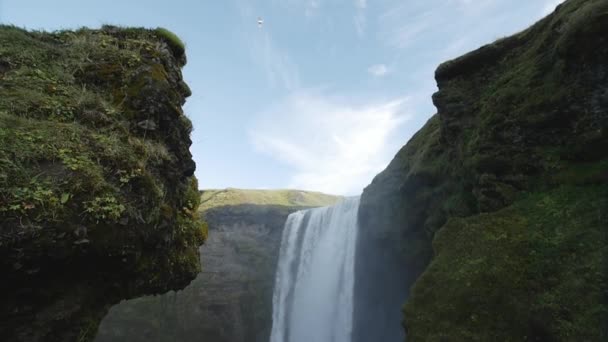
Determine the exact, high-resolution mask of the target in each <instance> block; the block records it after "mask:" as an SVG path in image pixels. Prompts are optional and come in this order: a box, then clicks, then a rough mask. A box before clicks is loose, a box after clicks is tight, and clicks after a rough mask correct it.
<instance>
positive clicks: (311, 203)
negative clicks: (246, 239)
mask: <svg viewBox="0 0 608 342" xmlns="http://www.w3.org/2000/svg"><path fill="white" fill-rule="evenodd" d="M340 199H342V196H334V195H327V194H324V193H321V192H311V191H301V190H250V189H234V188H228V189H222V190H203V191H201V205H200V207H199V211H206V210H207V209H209V208H214V207H223V206H231V205H239V204H257V205H284V206H289V207H322V206H328V205H332V204H335V203H336V202H338V201H339V200H340Z"/></svg>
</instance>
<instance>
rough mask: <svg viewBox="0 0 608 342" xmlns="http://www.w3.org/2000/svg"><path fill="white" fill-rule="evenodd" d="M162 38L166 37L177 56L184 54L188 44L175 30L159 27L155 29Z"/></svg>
mask: <svg viewBox="0 0 608 342" xmlns="http://www.w3.org/2000/svg"><path fill="white" fill-rule="evenodd" d="M154 32H155V33H156V34H157V35H158V36H159V37H160V38H162V39H164V40H165V41H166V42H167V44H169V46H170V47H171V49H172V50H173V52H174V53H175V54H176V55H177V56H183V55H184V53H185V52H186V44H184V42H183V41H182V40H181V39H180V38H179V37H178V36H177V35H176V34H175V33H173V32H171V31H169V30H167V29H166V28H162V27H159V28H157V29H156V30H155V31H154Z"/></svg>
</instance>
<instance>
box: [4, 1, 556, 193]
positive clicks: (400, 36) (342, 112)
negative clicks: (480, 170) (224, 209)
mask: <svg viewBox="0 0 608 342" xmlns="http://www.w3.org/2000/svg"><path fill="white" fill-rule="evenodd" d="M560 2H561V1H560V0H407V1H406V0H375V1H374V0H222V1H219V0H198V1H195V0H171V1H168V0H163V1H159V0H132V1H129V0H123V1H111V0H104V1H98V0H53V1H48V0H37V1H36V0H0V22H2V23H4V24H14V25H17V26H20V27H26V28H30V29H45V30H56V29H64V28H78V27H81V26H88V27H99V26H101V25H103V24H114V25H122V26H146V27H158V26H162V27H166V28H169V29H170V30H172V31H174V32H176V33H177V34H178V35H179V36H180V37H182V38H183V40H184V41H185V42H186V44H187V54H188V65H187V66H186V68H185V69H184V78H185V79H186V82H187V83H188V84H189V85H190V87H191V88H192V91H193V96H192V97H190V98H189V99H188V102H187V104H186V108H185V110H186V113H187V115H188V116H189V117H190V118H191V119H192V121H193V123H194V127H195V131H194V132H193V139H192V140H193V146H192V148H191V151H192V153H193V155H194V159H195V161H196V163H197V171H196V175H197V176H198V178H199V184H200V187H201V188H224V187H239V188H299V189H304V190H318V191H324V192H328V193H334V194H345V195H355V194H359V193H360V192H361V191H362V189H363V188H364V187H365V186H366V185H367V184H369V183H370V182H371V180H372V179H373V177H374V175H376V174H377V173H378V172H380V171H381V170H383V169H384V168H385V167H386V165H387V164H388V163H389V162H390V160H391V159H392V157H393V156H394V155H395V153H396V152H397V151H398V150H399V149H400V148H401V146H403V145H404V144H405V143H406V142H407V140H408V139H409V138H410V137H411V136H412V134H413V133H415V132H416V131H417V130H418V129H419V128H420V127H421V126H422V125H423V124H424V122H426V120H428V118H429V117H430V116H431V115H432V114H434V113H435V111H436V110H435V108H434V107H433V104H432V102H431V94H432V93H433V92H435V91H436V87H435V81H434V79H433V73H434V70H435V68H436V67H437V65H438V64H439V63H441V62H443V61H445V60H448V59H450V58H454V57H457V56H459V55H461V54H463V53H465V52H468V51H470V50H473V49H475V48H477V47H479V46H481V45H483V44H485V43H490V42H492V41H494V40H496V39H498V38H501V37H504V36H507V35H511V34H513V33H515V32H518V31H520V30H522V29H525V28H526V27H528V26H529V25H531V24H532V23H534V22H535V21H536V20H538V19H540V18H542V17H543V16H544V15H546V14H548V13H550V12H551V11H552V10H553V9H554V8H555V6H557V5H558V4H559V3H560ZM258 17H262V18H264V25H263V26H262V27H261V28H259V27H258V25H257V18H258Z"/></svg>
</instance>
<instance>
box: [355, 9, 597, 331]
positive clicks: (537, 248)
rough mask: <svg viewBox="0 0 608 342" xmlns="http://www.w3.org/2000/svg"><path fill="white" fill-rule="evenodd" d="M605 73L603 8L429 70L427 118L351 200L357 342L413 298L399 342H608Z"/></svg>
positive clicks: (565, 13) (560, 15)
mask: <svg viewBox="0 0 608 342" xmlns="http://www.w3.org/2000/svg"><path fill="white" fill-rule="evenodd" d="M607 61H608V2H606V1H604V0H568V1H566V2H565V3H564V4H562V5H561V6H559V7H558V9H557V10H556V12H554V13H553V14H551V15H550V16H548V17H547V18H545V19H543V20H541V21H540V22H538V23H537V24H535V25H534V26H532V27H531V28H529V29H528V30H525V31H523V32H521V33H519V34H517V35H515V36H513V37H509V38H506V39H502V40H499V41H497V42H495V43H493V44H490V45H487V46H484V47H482V48H480V49H478V50H476V51H473V52H471V53H469V54H467V55H465V56H463V57H461V58H458V59H456V60H453V61H450V62H447V63H444V64H442V65H441V66H440V67H439V68H438V69H437V72H436V79H437V83H438V87H439V91H438V92H437V93H436V94H435V95H434V96H433V101H434V103H435V105H436V107H437V109H438V113H437V114H436V115H435V116H433V117H432V118H431V119H430V120H429V121H428V122H427V124H426V125H425V126H424V127H423V128H422V129H421V130H420V131H419V132H418V133H417V134H416V135H415V136H414V137H413V138H412V139H411V140H410V142H409V143H408V144H407V145H406V146H405V147H404V148H403V149H402V150H401V151H400V152H399V153H398V154H397V156H396V157H395V159H394V160H393V161H392V162H391V164H390V165H389V166H388V167H387V169H386V170H385V171H384V172H382V173H381V174H379V175H378V176H377V177H376V178H375V179H374V181H373V182H372V184H370V185H369V186H368V187H367V188H366V189H365V191H364V193H363V196H362V199H361V207H360V212H359V216H360V224H361V232H360V235H359V237H360V240H359V247H358V255H359V256H360V257H358V259H357V270H356V272H357V277H358V279H357V285H356V296H370V298H371V299H370V300H368V301H363V302H361V303H360V304H359V305H357V307H356V308H355V325H356V331H355V336H357V337H358V336H366V338H363V339H360V341H369V340H387V339H375V338H373V337H375V336H381V334H383V332H382V331H381V330H382V329H386V327H385V326H382V325H381V322H380V323H379V322H376V321H375V320H374V317H377V316H378V315H379V314H385V315H386V314H387V312H390V313H391V314H392V313H393V312H396V311H397V310H398V309H399V308H398V305H397V304H394V303H395V302H396V301H397V302H399V301H403V300H405V299H406V297H407V296H408V289H409V288H410V286H412V285H413V287H411V289H410V290H409V298H408V299H407V304H406V305H405V308H404V311H405V316H404V317H405V327H406V331H407V335H408V337H407V339H408V341H444V340H445V341H448V340H449V341H491V340H493V341H526V340H528V341H602V340H606V339H607V338H608V332H607V327H606V324H605V323H606V322H607V321H608V320H607V319H608V301H607V296H606V292H605V289H606V285H607V284H608V279H607V273H606V270H607V269H608V267H607V266H608V265H607V261H608V247H607V246H608V235H607V234H606V227H608V62H607ZM378 262H380V264H379V265H380V266H379V267H377V268H373V267H372V266H371V265H372V264H374V263H378ZM391 273H392V274H400V275H401V278H400V279H397V282H396V284H395V283H392V284H391V285H388V286H387V285H385V283H384V281H386V280H388V279H389V275H390V274H391ZM391 303H393V304H391ZM364 322H367V323H368V324H364ZM390 329H391V330H392V331H394V330H395V329H396V326H395V325H394V324H393V325H392V326H391V327H390ZM366 334H367V335H366ZM374 334H375V335H374ZM370 336H371V337H372V338H371V339H370ZM391 336H395V334H393V335H391Z"/></svg>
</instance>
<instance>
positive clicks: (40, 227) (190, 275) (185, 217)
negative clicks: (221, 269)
mask: <svg viewBox="0 0 608 342" xmlns="http://www.w3.org/2000/svg"><path fill="white" fill-rule="evenodd" d="M185 62H186V60H185V55H184V49H183V43H181V42H180V41H179V39H177V37H175V36H174V35H173V34H171V33H170V32H168V31H167V30H164V29H157V30H147V29H122V28H116V27H111V26H106V27H103V28H102V29H100V30H89V29H81V30H78V31H60V32H54V33H45V32H27V31H24V30H21V29H18V28H15V27H10V26H0V273H1V274H2V281H1V282H0V284H1V285H0V292H1V295H0V296H1V298H0V302H1V303H2V305H1V306H0V340H2V341H89V340H91V339H92V338H93V337H94V336H95V332H96V330H97V326H98V323H99V321H100V320H101V318H102V317H103V315H104V314H105V312H106V311H107V309H108V308H109V306H110V305H111V304H113V303H116V302H118V301H120V300H121V299H124V298H132V297H135V296H140V295H144V294H153V293H160V292H166V291H169V290H172V289H180V288H183V287H184V286H186V285H187V284H188V283H189V282H190V281H191V280H192V279H194V277H195V276H196V274H197V273H198V272H199V270H200V264H199V255H198V246H199V245H200V244H201V243H202V242H203V240H204V237H205V231H204V225H203V224H202V223H201V222H200V221H199V220H198V219H197V217H196V208H197V206H198V203H199V196H198V189H197V182H196V179H195V178H194V176H193V173H194V169H195V164H194V162H193V161H192V157H191V154H190V152H189V147H190V144H191V141H190V131H191V130H192V125H191V122H190V120H189V119H188V118H187V117H186V116H185V115H184V113H183V112H182V109H181V106H182V105H183V104H184V102H185V99H186V97H188V96H189V95H190V91H189V89H188V87H187V86H186V85H185V83H184V82H183V81H182V75H181V67H182V66H183V65H184V64H185Z"/></svg>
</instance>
